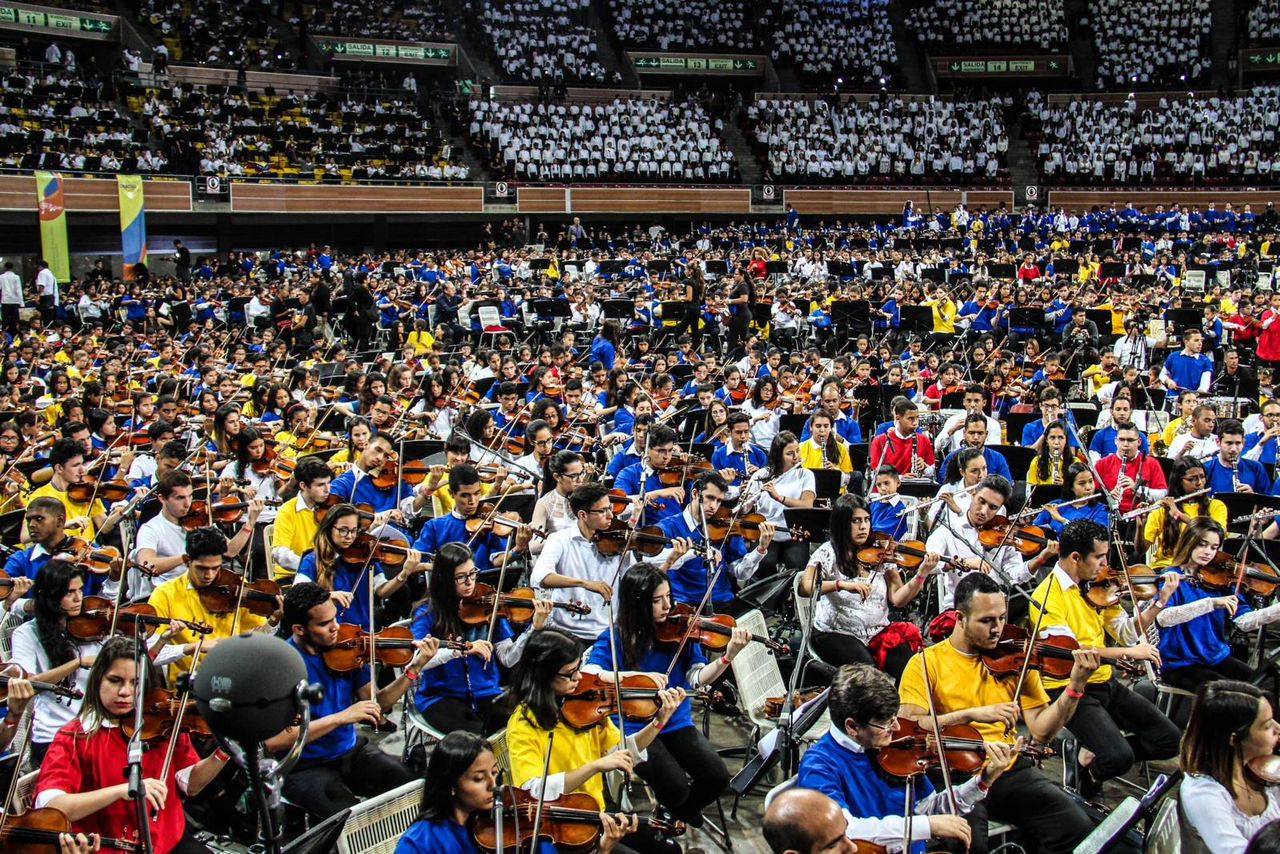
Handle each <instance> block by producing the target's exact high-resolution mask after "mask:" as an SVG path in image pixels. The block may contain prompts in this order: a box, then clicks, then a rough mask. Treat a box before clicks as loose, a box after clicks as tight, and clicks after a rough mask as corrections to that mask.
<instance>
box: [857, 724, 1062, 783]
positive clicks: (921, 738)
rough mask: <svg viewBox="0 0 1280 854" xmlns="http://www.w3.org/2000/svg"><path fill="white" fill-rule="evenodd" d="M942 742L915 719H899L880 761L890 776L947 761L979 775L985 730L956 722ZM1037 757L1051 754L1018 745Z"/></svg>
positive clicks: (943, 732) (879, 755) (944, 733)
mask: <svg viewBox="0 0 1280 854" xmlns="http://www.w3.org/2000/svg"><path fill="white" fill-rule="evenodd" d="M941 735H942V745H941V748H942V749H941V751H940V750H939V749H938V748H939V745H938V741H937V738H936V737H935V736H934V734H933V732H932V731H930V730H927V729H925V728H924V727H922V726H920V724H918V723H916V722H915V721H913V720H910V719H908V718H902V717H900V718H898V727H897V730H896V731H895V732H894V734H893V740H892V741H890V742H889V743H888V744H887V745H885V746H884V747H882V748H880V749H879V750H877V751H876V763H877V764H878V765H879V766H880V770H881V771H883V772H884V773H886V774H888V775H889V776H890V777H898V778H905V777H912V776H915V775H916V774H920V773H922V772H924V771H925V770H927V769H928V768H930V767H934V766H940V765H941V764H942V763H943V762H944V761H945V762H946V764H947V766H948V767H949V768H950V769H951V770H952V771H953V772H954V771H959V772H960V773H962V774H976V773H978V771H979V770H981V769H982V765H983V763H984V762H986V758H987V754H986V750H985V749H984V747H983V739H982V733H980V732H978V730H977V729H975V728H974V727H973V726H970V725H969V724H952V725H951V726H945V727H942V728H941ZM1015 750H1016V752H1018V753H1023V754H1025V755H1027V756H1028V757H1030V758H1031V759H1033V760H1036V761H1039V760H1041V759H1044V758H1045V757H1047V756H1049V755H1051V752H1050V751H1049V750H1048V749H1047V748H1043V747H1036V746H1034V745H1024V746H1022V747H1018V748H1015Z"/></svg>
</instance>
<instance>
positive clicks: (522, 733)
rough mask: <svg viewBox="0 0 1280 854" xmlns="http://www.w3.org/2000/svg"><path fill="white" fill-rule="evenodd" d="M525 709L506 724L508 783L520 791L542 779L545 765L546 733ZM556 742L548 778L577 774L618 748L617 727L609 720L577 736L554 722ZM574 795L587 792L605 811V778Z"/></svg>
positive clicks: (592, 780) (596, 779)
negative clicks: (533, 781)
mask: <svg viewBox="0 0 1280 854" xmlns="http://www.w3.org/2000/svg"><path fill="white" fill-rule="evenodd" d="M526 711H527V709H526V707H525V706H520V707H519V708H517V709H516V710H515V711H514V712H512V713H511V718H510V719H509V720H508V721H507V747H508V749H509V750H510V751H511V779H512V781H513V782H514V783H515V785H516V786H519V787H523V786H524V784H525V783H528V782H529V781H530V780H533V779H537V778H540V777H542V769H543V767H544V765H545V763H546V761H547V732H546V730H544V729H542V727H540V726H538V723H537V721H535V720H534V719H533V717H532V716H531V715H528V714H526ZM555 734H556V736H555V739H554V740H553V741H552V747H551V765H550V767H549V768H548V769H547V771H548V773H549V774H564V773H567V772H569V771H576V770H577V769H579V768H581V767H582V766H583V765H586V764H587V763H588V762H594V761H596V760H597V759H599V758H600V757H602V756H604V755H605V754H607V753H609V752H610V751H612V750H613V749H614V748H615V747H617V746H618V744H619V743H620V741H621V739H619V737H618V727H617V725H616V724H614V722H613V719H612V718H605V720H604V723H602V724H600V725H599V726H594V727H592V728H591V729H589V730H586V731H585V732H578V731H577V730H575V729H573V728H572V727H570V726H569V725H568V724H566V723H565V722H564V720H563V719H557V723H556V728H555ZM575 791H578V792H586V793H587V794H588V795H590V796H591V797H592V798H594V799H595V802H596V803H597V804H599V805H600V809H604V808H605V805H604V776H603V775H601V774H596V775H594V776H593V777H591V778H590V779H589V780H587V782H585V783H583V784H582V786H581V787H580V788H578V789H576V790H575Z"/></svg>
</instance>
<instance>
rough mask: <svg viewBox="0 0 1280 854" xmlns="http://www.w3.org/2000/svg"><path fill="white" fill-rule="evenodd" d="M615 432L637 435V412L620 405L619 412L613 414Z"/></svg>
mask: <svg viewBox="0 0 1280 854" xmlns="http://www.w3.org/2000/svg"><path fill="white" fill-rule="evenodd" d="M613 432H615V433H625V434H627V435H628V436H632V435H635V432H636V414H635V413H634V412H632V411H631V410H630V409H627V408H626V407H625V406H619V407H618V410H617V412H615V413H614V414H613Z"/></svg>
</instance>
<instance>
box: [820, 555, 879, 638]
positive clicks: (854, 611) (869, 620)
mask: <svg viewBox="0 0 1280 854" xmlns="http://www.w3.org/2000/svg"><path fill="white" fill-rule="evenodd" d="M809 565H810V566H815V567H817V569H818V572H817V579H816V580H815V581H814V583H815V584H821V583H822V582H824V581H860V582H863V583H865V584H869V585H870V586H871V593H870V594H869V595H868V596H867V597H866V598H865V599H864V598H863V597H862V594H860V593H854V592H853V591H851V590H833V591H831V592H830V593H827V594H824V595H822V596H819V597H818V607H817V610H816V611H815V612H814V615H813V627H814V629H815V630H817V631H819V632H832V633H835V634H842V635H849V636H851V637H855V638H857V639H858V640H860V641H862V642H863V643H870V642H871V639H872V638H873V637H875V636H876V635H878V634H879V633H880V632H882V631H883V630H884V629H885V627H886V626H888V625H889V586H888V584H887V583H886V582H885V577H884V573H883V572H874V573H872V574H871V575H869V576H865V577H863V578H857V579H854V578H850V577H849V576H847V575H845V574H844V573H842V572H841V571H840V570H839V569H838V568H837V567H836V552H835V549H834V548H832V546H831V543H830V542H829V541H828V542H825V543H823V544H822V545H821V546H819V547H818V550H817V551H816V552H814V553H813V557H811V558H809Z"/></svg>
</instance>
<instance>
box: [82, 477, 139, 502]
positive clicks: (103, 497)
mask: <svg viewBox="0 0 1280 854" xmlns="http://www.w3.org/2000/svg"><path fill="white" fill-rule="evenodd" d="M132 494H133V487H132V486H130V485H129V484H127V483H125V482H124V481H123V480H94V479H93V478H92V477H88V476H86V477H85V479H84V480H82V481H81V482H80V483H71V484H67V498H69V499H70V500H71V501H73V502H75V503H76V504H88V503H89V502H90V501H92V500H93V499H95V498H96V499H98V500H99V501H102V502H104V503H106V504H111V503H114V502H116V501H124V500H125V499H126V498H128V497H129V496H130V495H132Z"/></svg>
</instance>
